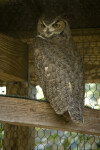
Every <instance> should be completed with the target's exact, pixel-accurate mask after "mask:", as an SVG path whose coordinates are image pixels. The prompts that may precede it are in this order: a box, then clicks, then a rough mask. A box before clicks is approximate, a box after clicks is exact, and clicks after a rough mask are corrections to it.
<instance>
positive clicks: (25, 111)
mask: <svg viewBox="0 0 100 150" xmlns="http://www.w3.org/2000/svg"><path fill="white" fill-rule="evenodd" d="M83 117H84V123H83V124H80V125H78V124H75V123H73V122H72V121H71V119H70V118H69V115H68V121H69V122H65V121H64V119H63V118H62V117H61V116H58V115H57V114H56V113H55V112H54V110H53V109H52V108H51V106H50V105H49V103H48V102H43V101H42V102H41V101H36V100H28V99H22V98H12V97H0V122H4V123H11V124H15V125H24V126H27V125H28V126H35V127H42V128H50V129H58V130H67V131H71V132H80V133H84V134H93V135H99V136H100V110H94V109H89V108H85V110H84V114H83Z"/></svg>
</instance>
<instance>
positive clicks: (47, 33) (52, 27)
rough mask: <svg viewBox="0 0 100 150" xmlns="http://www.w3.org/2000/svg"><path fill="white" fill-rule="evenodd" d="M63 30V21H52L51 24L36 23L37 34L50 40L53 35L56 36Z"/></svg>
mask: <svg viewBox="0 0 100 150" xmlns="http://www.w3.org/2000/svg"><path fill="white" fill-rule="evenodd" d="M64 29H65V22H64V21H63V20H61V21H58V20H57V21H54V22H52V23H51V24H46V23H45V22H44V21H40V20H39V22H38V32H39V33H40V34H41V35H42V36H44V37H46V38H50V37H52V36H53V35H58V34H60V33H61V32H63V30H64Z"/></svg>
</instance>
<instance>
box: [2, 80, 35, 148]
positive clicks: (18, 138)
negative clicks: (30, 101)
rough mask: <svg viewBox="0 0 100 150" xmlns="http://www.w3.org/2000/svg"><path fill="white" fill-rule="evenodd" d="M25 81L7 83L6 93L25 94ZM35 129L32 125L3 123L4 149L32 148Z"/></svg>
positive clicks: (26, 89) (26, 91)
mask: <svg viewBox="0 0 100 150" xmlns="http://www.w3.org/2000/svg"><path fill="white" fill-rule="evenodd" d="M27 94H28V84H27V83H9V84H7V95H16V96H17V95H19V96H20V95H21V96H27ZM34 137H35V130H34V128H33V127H27V126H17V125H11V124H5V126H4V145H3V149H4V150H12V149H13V150H33V148H34V141H35V139H34Z"/></svg>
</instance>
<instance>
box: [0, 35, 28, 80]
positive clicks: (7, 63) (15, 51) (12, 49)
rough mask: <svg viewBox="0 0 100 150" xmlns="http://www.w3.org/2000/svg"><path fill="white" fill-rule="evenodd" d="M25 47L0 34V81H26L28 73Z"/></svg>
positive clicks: (23, 44)
mask: <svg viewBox="0 0 100 150" xmlns="http://www.w3.org/2000/svg"><path fill="white" fill-rule="evenodd" d="M27 68H28V51H27V45H26V44H25V43H23V42H20V41H18V40H16V39H14V38H11V37H8V36H6V35H3V34H0V80H2V81H7V82H8V81H26V80H27V73H28V71H27V70H28V69H27Z"/></svg>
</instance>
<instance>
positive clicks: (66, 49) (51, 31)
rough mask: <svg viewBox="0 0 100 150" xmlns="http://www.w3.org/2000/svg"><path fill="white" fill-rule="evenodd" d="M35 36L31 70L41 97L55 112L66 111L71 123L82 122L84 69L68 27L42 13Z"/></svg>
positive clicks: (59, 18) (61, 18) (62, 21)
mask: <svg viewBox="0 0 100 150" xmlns="http://www.w3.org/2000/svg"><path fill="white" fill-rule="evenodd" d="M37 33H38V34H37V37H36V39H35V48H34V56H35V58H34V59H35V70H36V73H37V76H38V78H39V81H40V86H41V87H42V89H43V92H44V95H45V98H46V99H47V100H48V101H49V102H50V104H51V106H52V108H53V109H54V110H55V112H56V113H57V114H59V115H63V116H64V117H65V118H66V120H67V117H66V116H65V114H66V112H67V111H68V112H69V115H70V117H71V119H72V121H74V122H82V121H83V119H82V112H83V108H84V71H83V64H82V59H81V57H80V54H79V52H78V51H77V49H76V48H75V46H74V43H73V40H72V37H71V32H70V28H69V25H68V22H67V20H66V19H64V18H63V17H62V16H58V17H56V18H54V19H53V18H48V17H46V16H42V17H41V18H40V19H39V21H38V25H37Z"/></svg>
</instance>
